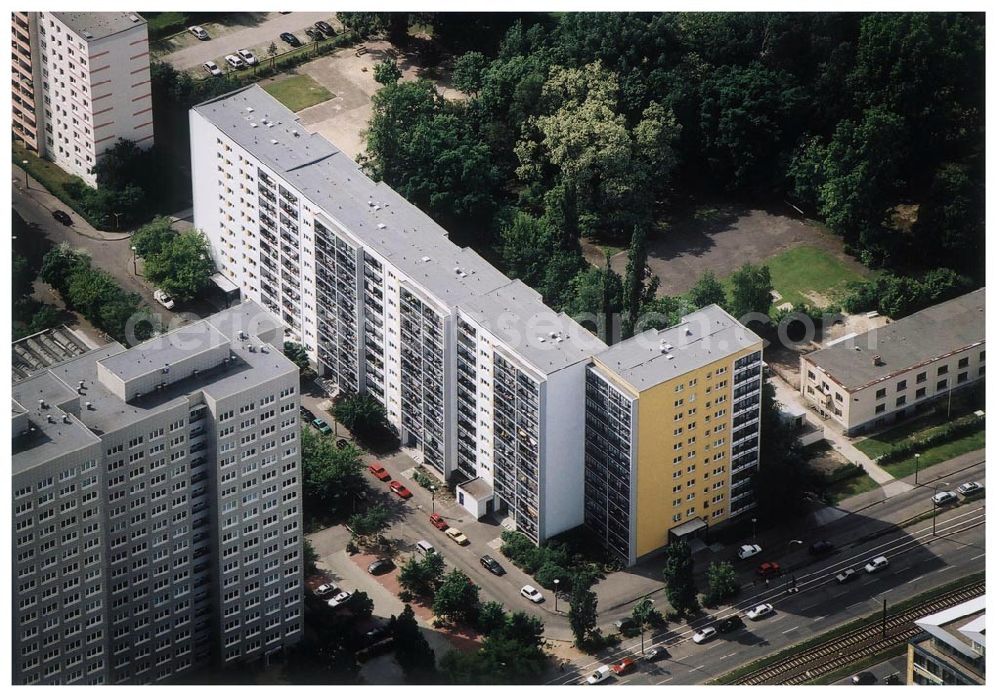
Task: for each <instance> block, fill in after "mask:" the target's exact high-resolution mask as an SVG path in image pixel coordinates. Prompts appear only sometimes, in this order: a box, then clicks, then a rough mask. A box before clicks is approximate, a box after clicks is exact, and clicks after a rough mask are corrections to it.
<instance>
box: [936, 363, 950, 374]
mask: <svg viewBox="0 0 1000 698" xmlns="http://www.w3.org/2000/svg"><path fill="white" fill-rule="evenodd" d="M947 372H948V364H945V365H944V366H938V375H939V376H943V375H944V374H946V373H947Z"/></svg>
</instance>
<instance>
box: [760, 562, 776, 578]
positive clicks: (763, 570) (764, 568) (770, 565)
mask: <svg viewBox="0 0 1000 698" xmlns="http://www.w3.org/2000/svg"><path fill="white" fill-rule="evenodd" d="M757 574H759V575H760V576H761V577H774V576H775V575H778V574H781V565H779V564H778V563H777V562H764V563H762V564H761V566H760V567H758V568H757Z"/></svg>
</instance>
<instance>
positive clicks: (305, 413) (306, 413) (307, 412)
mask: <svg viewBox="0 0 1000 698" xmlns="http://www.w3.org/2000/svg"><path fill="white" fill-rule="evenodd" d="M299 414H300V415H302V419H304V420H306V421H307V422H311V421H312V420H314V419H316V415H315V414H313V411H312V410H311V409H309V408H308V407H306V406H305V405H299Z"/></svg>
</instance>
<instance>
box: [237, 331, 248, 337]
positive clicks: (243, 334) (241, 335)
mask: <svg viewBox="0 0 1000 698" xmlns="http://www.w3.org/2000/svg"><path fill="white" fill-rule="evenodd" d="M236 336H237V337H239V338H240V339H246V338H247V333H246V332H244V331H243V330H240V331H239V332H237V333H236Z"/></svg>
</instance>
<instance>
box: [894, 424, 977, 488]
mask: <svg viewBox="0 0 1000 698" xmlns="http://www.w3.org/2000/svg"><path fill="white" fill-rule="evenodd" d="M981 448H986V428H985V427H983V428H982V429H981V430H979V431H977V432H976V433H974V434H969V435H968V436H963V437H962V438H960V439H956V440H954V441H950V442H948V443H946V444H941V445H940V446H933V447H931V448H928V449H924V450H923V451H922V452H921V453H920V469H921V470H923V469H924V468H927V467H929V466H931V465H936V464H938V463H941V462H942V461H946V460H948V459H949V458H954V457H955V456H960V455H962V454H963V453H968V452H969V451H976V450H979V449H981ZM916 465H917V459H916V458H907V459H906V460H902V461H899V462H898V463H889V464H886V465H883V466H882V467H883V468H885V469H886V470H887V471H888V472H889V473H890V474H891V475H892V476H893V477H896V478H900V477H906V476H908V475H912V474H913V469H914V468H915V467H916Z"/></svg>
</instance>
